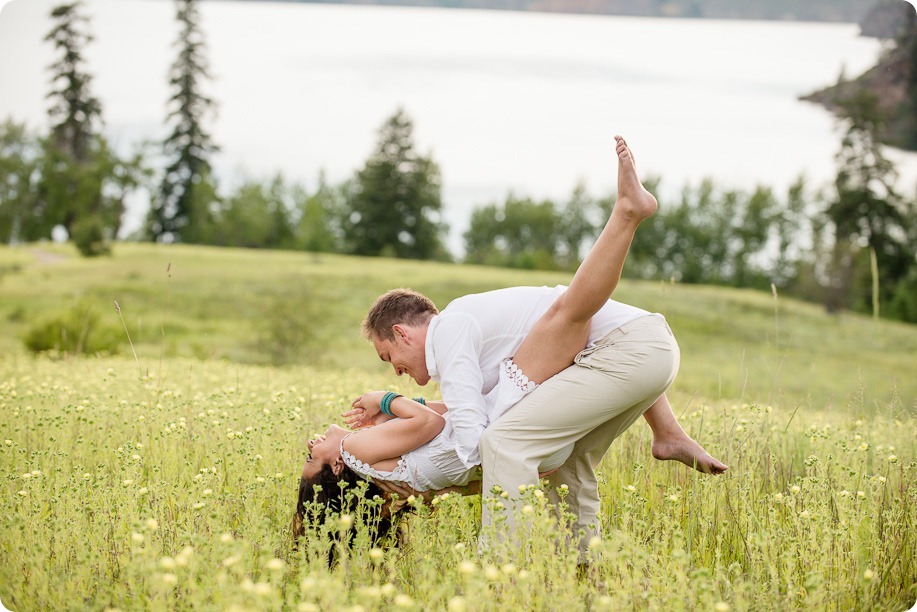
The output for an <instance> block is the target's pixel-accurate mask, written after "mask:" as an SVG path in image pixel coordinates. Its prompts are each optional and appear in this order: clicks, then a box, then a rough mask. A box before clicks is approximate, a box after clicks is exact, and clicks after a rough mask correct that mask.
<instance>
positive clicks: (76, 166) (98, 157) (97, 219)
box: [21, 0, 141, 255]
mask: <svg viewBox="0 0 917 612" xmlns="http://www.w3.org/2000/svg"><path fill="white" fill-rule="evenodd" d="M82 9H83V3H82V2H81V1H80V0H77V1H76V2H67V3H62V4H58V5H56V6H55V7H54V8H53V9H52V10H51V15H50V16H51V20H52V23H53V25H52V28H51V31H50V32H49V33H48V35H47V36H46V37H45V40H46V41H49V42H51V43H52V44H53V45H54V47H55V49H56V51H57V53H58V59H57V60H56V61H55V62H54V63H52V64H51V65H50V66H49V70H50V71H51V91H50V93H49V94H48V98H49V99H50V100H51V107H50V109H49V110H48V116H49V119H50V123H51V125H50V133H49V135H48V138H47V139H46V140H45V141H44V143H43V153H42V155H41V158H40V159H39V160H38V168H39V170H38V171H39V173H40V177H41V178H40V180H39V182H38V188H37V197H36V205H35V208H34V209H33V210H32V213H31V214H29V215H26V216H25V217H24V218H23V219H22V223H21V233H22V238H23V239H26V240H34V239H37V238H44V237H47V236H48V235H49V234H50V231H51V229H52V228H53V227H54V226H55V225H63V226H64V227H65V228H66V230H67V232H68V234H69V235H70V237H71V238H72V239H73V240H74V241H75V242H76V244H77V247H79V249H80V251H81V252H82V253H83V254H84V255H98V254H100V253H104V252H106V251H107V250H108V246H107V243H108V241H109V240H111V239H112V238H114V237H115V235H116V234H117V232H118V228H119V227H120V223H121V215H122V213H123V212H124V197H125V195H126V193H127V191H128V190H130V189H131V188H133V187H134V186H136V184H137V182H138V181H139V177H138V175H139V173H140V172H141V170H140V163H141V161H140V159H135V160H133V161H132V162H130V163H124V162H122V161H121V160H119V159H118V158H117V156H115V155H114V153H113V152H112V151H111V150H110V149H109V147H108V144H107V143H106V141H105V139H104V138H103V137H102V135H101V126H102V105H101V104H100V103H99V100H98V99H97V98H96V97H95V96H93V95H92V93H91V91H90V84H91V83H92V76H91V75H90V74H89V73H88V72H87V71H86V70H85V69H84V67H83V64H84V61H83V56H82V53H83V48H84V47H85V45H86V44H88V43H89V42H90V41H91V40H92V36H91V35H90V34H89V33H88V27H89V20H88V18H87V17H86V16H85V15H83V13H82Z"/></svg>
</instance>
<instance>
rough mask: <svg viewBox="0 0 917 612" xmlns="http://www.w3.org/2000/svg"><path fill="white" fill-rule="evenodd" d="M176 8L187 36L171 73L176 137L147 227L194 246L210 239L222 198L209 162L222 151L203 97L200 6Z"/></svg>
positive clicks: (189, 0) (187, 3) (190, 1)
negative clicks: (209, 127)
mask: <svg viewBox="0 0 917 612" xmlns="http://www.w3.org/2000/svg"><path fill="white" fill-rule="evenodd" d="M176 7H177V12H176V20H177V21H178V23H179V25H180V28H181V31H180V33H179V37H178V40H177V41H176V47H178V57H177V58H176V60H175V62H174V63H173V64H172V68H171V71H170V74H169V84H170V85H171V87H172V90H173V94H172V97H171V98H170V99H169V106H170V108H171V110H170V111H169V114H168V117H167V121H168V122H171V123H172V132H171V134H170V135H169V136H168V137H167V138H166V140H165V142H164V143H163V148H164V151H165V155H166V158H167V159H168V160H169V162H168V165H167V166H166V169H165V171H164V174H163V177H162V181H161V183H160V188H159V193H158V194H157V197H155V198H154V201H153V202H152V203H151V210H150V215H149V219H148V223H147V227H148V231H149V235H150V237H151V238H152V239H153V240H157V241H172V240H176V241H180V240H188V241H192V242H193V241H197V240H199V239H200V237H201V236H205V235H207V234H208V232H207V229H206V227H203V226H205V225H207V223H208V218H209V215H208V214H207V211H208V210H209V208H210V207H211V204H212V201H213V200H214V199H215V197H216V192H215V188H214V186H213V184H212V182H211V180H212V179H211V176H212V173H211V167H210V161H209V157H210V154H211V153H214V152H216V151H217V150H218V148H217V147H216V146H215V145H214V144H213V141H212V139H211V136H210V134H209V133H207V131H206V130H205V129H204V126H203V122H204V119H205V117H206V116H207V115H208V113H210V112H211V111H213V110H214V109H215V104H214V101H213V100H212V99H211V98H209V97H207V96H206V95H204V93H203V92H202V85H203V82H204V81H205V80H207V79H209V78H210V75H209V73H208V62H207V57H206V45H205V41H204V35H203V33H202V31H201V28H200V13H199V12H198V8H197V1H196V0H176ZM197 226H201V227H197Z"/></svg>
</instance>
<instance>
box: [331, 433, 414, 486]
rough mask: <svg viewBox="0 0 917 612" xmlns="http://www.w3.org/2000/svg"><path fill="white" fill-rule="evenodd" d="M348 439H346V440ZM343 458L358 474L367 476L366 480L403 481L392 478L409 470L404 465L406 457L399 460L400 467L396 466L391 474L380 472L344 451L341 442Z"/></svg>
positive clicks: (342, 442)
mask: <svg viewBox="0 0 917 612" xmlns="http://www.w3.org/2000/svg"><path fill="white" fill-rule="evenodd" d="M344 439H345V440H346V439H347V438H346V437H345V438H344ZM341 457H342V458H343V459H344V463H346V464H347V466H348V467H349V468H350V469H352V470H353V471H354V472H356V473H357V474H360V475H361V476H365V477H366V478H378V479H379V480H403V479H401V478H392V476H394V475H395V474H398V473H401V472H404V471H405V470H406V469H407V468H406V467H405V465H404V457H402V458H400V459H399V460H398V465H396V466H395V469H394V470H393V471H391V472H380V471H378V470H376V469H375V468H373V466H371V465H369V464H368V463H364V462H362V461H360V460H359V459H357V458H356V457H354V456H353V455H352V454H350V453H349V452H347V451H346V450H344V440H341Z"/></svg>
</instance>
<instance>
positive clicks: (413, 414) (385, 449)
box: [344, 391, 446, 465]
mask: <svg viewBox="0 0 917 612" xmlns="http://www.w3.org/2000/svg"><path fill="white" fill-rule="evenodd" d="M379 394H381V395H384V392H382V391H373V392H372V393H367V394H366V395H363V396H361V397H359V398H357V400H356V401H355V402H354V404H353V405H354V408H361V407H363V405H364V404H365V405H368V406H373V405H375V406H378V405H379V400H380V397H381V396H378V397H377V395H379ZM391 412H392V414H393V415H395V416H396V417H398V418H396V419H392V420H391V421H386V422H385V423H382V424H381V425H377V426H376V427H372V428H368V429H365V430H363V431H361V432H360V433H359V435H351V436H348V437H347V438H346V439H345V440H344V449H345V450H346V451H347V452H349V453H351V454H352V455H353V456H355V457H356V458H357V459H359V460H360V461H363V462H364V463H368V464H370V465H373V464H375V463H377V462H379V461H384V460H386V459H396V458H399V457H401V455H403V454H404V453H407V452H409V451H412V450H414V449H416V448H419V447H421V446H423V445H424V444H426V443H427V442H429V441H430V440H432V439H433V438H435V437H436V436H437V435H439V432H441V431H442V430H443V426H444V425H445V423H446V421H445V419H443V417H442V416H441V415H440V414H439V413H437V412H436V411H435V410H432V409H430V408H428V407H426V406H424V405H423V404H420V403H418V402H415V401H414V400H412V399H408V398H406V397H397V398H395V399H394V400H393V401H392V403H391Z"/></svg>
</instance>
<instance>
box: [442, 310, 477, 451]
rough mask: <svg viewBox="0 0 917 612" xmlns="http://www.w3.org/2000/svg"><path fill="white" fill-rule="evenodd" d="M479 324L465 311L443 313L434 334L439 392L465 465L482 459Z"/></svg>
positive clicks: (457, 449)
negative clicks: (480, 454) (479, 445)
mask: <svg viewBox="0 0 917 612" xmlns="http://www.w3.org/2000/svg"><path fill="white" fill-rule="evenodd" d="M481 343H482V338H481V328H480V326H479V325H478V323H477V321H475V320H474V318H472V317H471V316H469V315H467V314H464V313H455V314H449V315H443V316H441V318H440V321H439V323H438V325H437V327H436V333H435V336H434V338H433V355H434V359H435V361H436V369H437V371H438V373H439V386H440V392H441V393H442V396H443V402H444V403H445V404H446V408H447V409H448V410H449V414H450V417H449V420H450V423H451V424H452V428H453V431H454V432H455V440H456V452H457V454H458V457H459V459H460V460H461V461H462V463H463V464H465V467H468V468H470V467H473V466H475V465H479V464H480V463H481V460H480V456H479V454H478V444H479V443H480V441H481V435H482V434H483V433H484V428H485V427H486V426H487V411H486V406H485V401H484V396H483V394H482V390H483V387H484V375H483V373H482V372H481V365H480V355H481Z"/></svg>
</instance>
